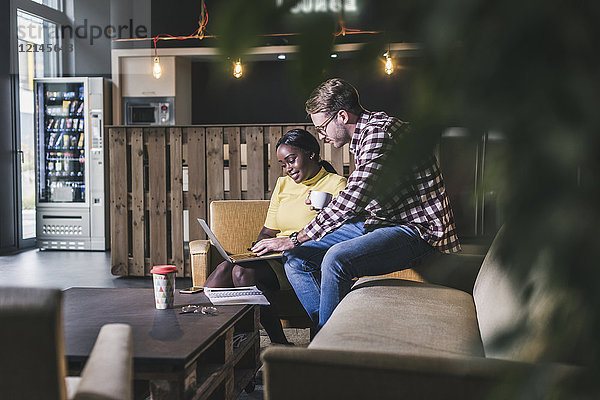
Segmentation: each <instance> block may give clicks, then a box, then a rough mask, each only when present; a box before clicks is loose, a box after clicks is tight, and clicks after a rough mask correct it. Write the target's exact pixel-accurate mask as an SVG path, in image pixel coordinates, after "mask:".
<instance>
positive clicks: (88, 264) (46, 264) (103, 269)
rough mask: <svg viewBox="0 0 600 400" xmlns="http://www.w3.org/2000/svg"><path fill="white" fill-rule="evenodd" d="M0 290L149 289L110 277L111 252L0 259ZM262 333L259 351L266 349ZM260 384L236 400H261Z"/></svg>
mask: <svg viewBox="0 0 600 400" xmlns="http://www.w3.org/2000/svg"><path fill="white" fill-rule="evenodd" d="M0 286H33V287H55V288H59V289H67V288H70V287H111V288H112V287H123V288H127V287H147V288H151V287H152V278H150V277H116V276H113V275H111V273H110V252H98V251H53V250H45V251H40V250H37V249H33V250H26V251H23V252H20V253H16V254H13V255H6V256H0ZM188 286H191V278H177V282H176V287H179V288H183V287H188ZM286 335H287V336H288V340H290V341H292V342H294V343H295V344H296V345H297V346H306V345H308V342H309V330H308V329H289V330H288V329H286ZM269 345H270V342H269V338H268V337H267V336H266V334H265V333H264V332H262V331H261V348H262V349H264V348H265V347H267V346H269ZM262 389H263V387H262V382H260V381H258V382H257V385H256V389H255V391H254V392H252V393H250V394H246V393H244V392H242V394H241V395H240V397H239V399H262V398H263V390H262Z"/></svg>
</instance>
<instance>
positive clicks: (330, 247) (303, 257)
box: [284, 221, 434, 330]
mask: <svg viewBox="0 0 600 400" xmlns="http://www.w3.org/2000/svg"><path fill="white" fill-rule="evenodd" d="M363 225H364V222H362V221H359V222H348V223H346V224H344V225H342V226H340V227H339V228H338V229H336V230H335V231H333V232H331V233H329V234H327V235H325V236H323V238H322V239H321V240H319V241H314V240H309V241H308V242H305V243H302V245H301V246H299V247H296V248H294V249H292V250H289V251H286V252H284V256H285V258H284V260H285V272H286V274H287V277H288V279H289V281H290V283H291V284H292V286H293V288H294V290H295V292H296V295H297V296H298V299H300V302H301V303H302V305H303V306H304V309H306V312H308V315H309V316H310V318H311V319H312V321H313V322H314V323H315V325H317V330H318V329H321V327H322V326H323V325H324V324H325V322H327V320H328V319H329V317H330V316H331V313H333V310H334V309H335V308H336V307H337V305H338V304H339V302H340V301H341V300H342V299H343V298H344V296H346V294H348V292H350V288H351V287H352V285H353V283H354V281H353V278H360V277H363V276H369V275H382V274H387V273H390V272H394V271H398V270H401V269H407V268H412V267H415V266H417V265H419V264H421V262H422V261H423V259H424V258H426V257H427V256H428V255H430V254H431V253H432V252H433V251H434V249H433V247H432V246H430V245H429V244H428V243H427V242H426V241H425V240H423V239H422V238H421V237H420V236H419V234H418V233H417V232H416V231H415V230H413V229H411V228H409V227H405V226H391V227H383V228H378V229H375V230H374V231H371V232H368V233H366V232H365V230H364V228H363Z"/></svg>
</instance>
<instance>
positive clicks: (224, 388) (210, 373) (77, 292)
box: [63, 288, 260, 399]
mask: <svg viewBox="0 0 600 400" xmlns="http://www.w3.org/2000/svg"><path fill="white" fill-rule="evenodd" d="M153 296H154V293H153V289H125V288H123V289H121V288H120V289H104V288H98V289H96V288H71V289H67V290H66V291H65V292H64V305H63V309H64V328H65V353H66V356H67V363H68V368H69V372H70V373H71V374H77V373H79V372H80V371H81V369H83V365H84V364H85V361H86V360H87V358H88V356H89V354H90V352H91V350H92V346H93V345H94V342H95V340H96V337H97V336H98V332H99V331H100V327H102V325H104V324H108V323H125V324H129V325H131V327H132V331H133V373H134V378H135V379H136V380H144V381H148V382H149V385H150V386H149V387H150V392H151V394H152V398H153V399H163V398H168V399H205V398H211V399H235V398H236V397H237V396H238V395H239V393H240V392H241V391H242V390H243V389H244V388H245V387H246V386H247V385H252V383H253V379H254V375H255V373H256V371H257V370H258V368H259V366H260V364H259V363H260V359H259V357H260V338H259V334H258V323H259V307H258V306H255V305H235V306H217V310H218V311H217V315H214V316H213V315H204V314H201V313H193V314H179V311H180V310H181V307H182V306H184V305H188V304H194V305H210V302H209V301H208V299H207V298H206V296H205V295H204V294H202V293H199V294H179V293H176V294H175V307H174V309H170V310H156V309H155V307H154V297H153ZM234 337H235V339H236V340H234ZM240 339H242V340H240ZM234 342H235V346H234ZM238 342H240V343H238Z"/></svg>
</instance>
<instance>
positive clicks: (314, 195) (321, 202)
mask: <svg viewBox="0 0 600 400" xmlns="http://www.w3.org/2000/svg"><path fill="white" fill-rule="evenodd" d="M332 198H333V195H332V194H331V193H327V192H320V191H318V190H313V191H311V192H310V204H311V205H312V206H313V207H314V208H315V210H321V209H323V208H325V207H326V206H327V204H329V202H330V201H331V199H332Z"/></svg>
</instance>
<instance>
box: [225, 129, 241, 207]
mask: <svg viewBox="0 0 600 400" xmlns="http://www.w3.org/2000/svg"><path fill="white" fill-rule="evenodd" d="M224 133H225V138H226V139H227V143H228V144H229V198H230V199H232V200H239V199H241V198H242V159H241V154H240V149H241V146H240V144H241V141H240V127H239V126H234V127H226V128H225V129H224Z"/></svg>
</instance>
